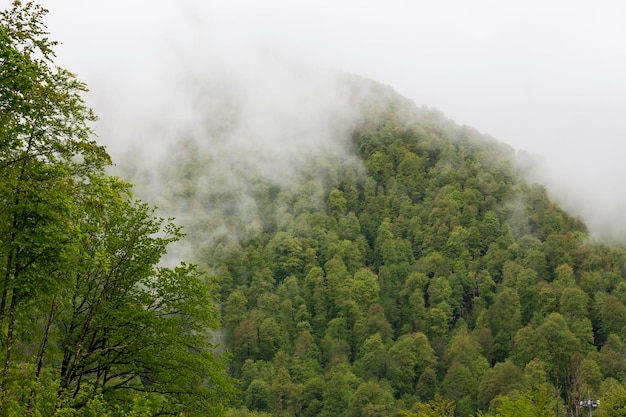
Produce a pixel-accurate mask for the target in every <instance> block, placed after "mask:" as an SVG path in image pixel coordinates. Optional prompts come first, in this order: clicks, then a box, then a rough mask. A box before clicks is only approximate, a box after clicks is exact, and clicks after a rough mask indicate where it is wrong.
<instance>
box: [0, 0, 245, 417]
mask: <svg viewBox="0 0 626 417" xmlns="http://www.w3.org/2000/svg"><path fill="white" fill-rule="evenodd" d="M45 13H46V10H45V9H43V8H41V7H39V6H37V5H35V4H33V3H32V2H29V3H27V4H25V5H23V4H22V3H21V2H19V1H15V2H14V3H13V7H12V8H11V9H9V10H6V11H3V12H1V13H0V334H1V337H0V364H1V369H0V416H16V415H24V416H41V415H46V416H52V415H56V416H92V415H98V416H137V417H139V416H151V415H155V414H160V415H164V414H167V415H178V414H179V413H185V415H206V413H211V414H212V415H219V414H222V413H223V409H224V405H225V404H226V403H227V402H228V398H229V396H230V395H231V394H232V391H233V385H232V381H231V380H230V378H228V377H227V376H226V372H225V357H224V354H223V353H220V352H218V351H217V350H216V345H215V344H214V343H213V342H212V341H211V340H212V334H211V331H212V330H213V329H217V328H218V325H219V322H218V321H219V319H218V313H217V307H216V300H215V296H214V294H213V292H212V287H213V280H212V279H208V278H206V277H205V276H204V275H203V274H202V273H201V272H200V271H199V270H198V269H197V268H196V266H194V265H189V264H184V263H183V264H180V265H179V266H176V267H173V268H166V267H161V266H159V262H160V260H161V258H162V257H163V255H165V253H166V248H167V246H168V245H170V244H171V243H173V242H175V241H177V240H178V239H180V238H181V236H182V234H181V231H180V228H179V227H177V226H175V225H174V224H173V223H172V222H171V221H170V220H166V219H162V218H159V217H156V216H155V214H154V209H152V208H150V207H149V206H148V205H146V204H144V203H141V202H140V201H138V200H135V199H134V198H133V196H132V194H131V192H130V188H131V187H130V185H129V184H127V183H125V182H123V181H121V180H120V179H118V178H114V177H110V176H107V175H106V174H105V171H104V170H105V167H106V166H107V165H109V164H110V163H111V161H110V158H109V155H108V154H107V153H106V151H105V149H104V148H103V147H101V146H99V145H98V144H97V143H96V142H95V141H94V140H93V138H92V137H93V132H92V131H91V129H90V127H89V123H90V122H92V121H93V120H95V116H94V115H93V113H92V112H91V110H90V109H89V108H88V107H87V106H86V105H85V104H84V102H83V100H82V98H81V94H82V93H83V92H84V91H86V87H85V85H84V84H82V83H81V82H79V81H78V80H77V79H76V78H75V76H74V75H73V74H71V73H69V72H68V71H66V70H64V69H62V68H58V67H56V66H55V65H54V52H53V48H54V45H55V43H54V42H52V41H50V40H49V39H48V38H47V32H46V28H45V25H44V24H43V22H42V18H43V17H44V15H45Z"/></svg>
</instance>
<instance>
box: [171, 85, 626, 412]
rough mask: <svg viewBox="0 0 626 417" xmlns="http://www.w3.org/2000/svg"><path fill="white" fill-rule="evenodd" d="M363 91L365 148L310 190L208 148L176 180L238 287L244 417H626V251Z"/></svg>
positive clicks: (425, 120) (479, 148) (408, 113)
mask: <svg viewBox="0 0 626 417" xmlns="http://www.w3.org/2000/svg"><path fill="white" fill-rule="evenodd" d="M344 82H345V83H346V84H345V85H349V87H348V88H347V91H350V92H351V93H350V94H351V97H352V104H353V105H354V106H355V107H356V108H358V109H359V110H360V112H361V115H362V118H360V119H359V120H358V122H356V123H354V125H352V126H351V127H350V133H349V135H348V136H349V137H348V139H347V142H346V148H347V151H346V152H345V153H342V154H337V153H333V152H324V151H320V152H319V153H317V154H311V155H310V157H309V158H308V160H307V161H306V163H303V164H302V166H301V167H300V168H299V169H298V171H297V174H294V175H293V178H292V181H288V182H281V181H275V180H272V179H271V178H270V176H268V175H262V174H259V173H258V172H256V171H254V170H253V169H248V168H249V167H248V166H246V165H245V163H242V164H243V165H236V166H235V168H234V169H232V170H231V171H228V172H224V171H223V168H222V167H221V164H220V155H219V154H218V153H217V152H213V153H212V152H211V149H206V148H203V147H201V146H197V145H195V144H194V143H193V141H190V142H188V143H187V144H186V148H185V151H183V152H181V153H180V154H179V155H178V156H177V158H174V161H173V163H172V164H171V168H170V169H168V170H166V174H165V176H164V177H165V178H167V180H164V182H166V183H168V181H169V184H170V185H169V187H167V188H168V190H169V193H171V194H170V195H169V196H168V201H175V202H176V205H178V206H179V207H184V209H183V211H184V212H185V213H186V218H187V219H188V223H189V224H188V225H187V226H188V229H187V230H188V232H189V236H188V239H189V241H190V242H192V246H193V248H194V253H195V256H196V257H197V258H196V259H195V260H196V261H197V262H199V263H200V264H201V265H202V266H203V267H206V268H207V269H208V270H209V271H211V274H215V275H216V276H217V277H219V297H220V304H221V310H222V324H223V331H224V337H225V344H226V346H227V348H228V349H229V350H230V351H231V352H232V355H233V357H232V361H231V363H230V367H231V371H232V374H233V376H235V377H236V378H237V379H239V380H240V381H241V389H242V395H241V404H240V405H239V406H238V408H239V409H240V411H238V412H233V413H232V415H233V416H240V415H241V416H245V415H264V413H267V414H268V415H277V416H278V415H280V416H325V417H336V416H346V417H356V416H396V415H403V416H430V415H443V414H437V413H435V411H433V410H434V409H436V408H437V407H440V408H441V407H443V409H446V407H447V409H448V413H449V412H450V409H451V408H454V407H455V409H456V411H455V412H454V413H455V415H458V416H470V415H475V414H476V413H479V412H482V413H484V415H496V413H500V415H501V416H505V415H506V416H508V415H511V416H512V415H528V416H531V415H532V416H553V415H563V416H565V415H568V416H569V415H579V413H581V412H583V413H586V412H587V411H586V410H581V409H580V408H578V407H577V404H579V402H580V401H581V400H583V399H586V398H591V397H593V398H600V397H601V398H603V399H604V402H603V406H602V409H601V411H599V412H601V413H602V415H618V414H612V411H611V410H612V408H611V407H618V406H617V405H614V404H613V403H612V401H617V403H619V404H622V403H623V400H624V392H625V391H624V390H625V388H624V385H623V384H624V378H625V377H626V373H625V371H626V368H625V366H626V362H625V361H624V358H625V353H626V350H625V349H626V347H625V346H624V337H625V333H624V331H625V328H624V326H625V325H626V305H625V303H626V282H625V280H624V274H625V273H626V270H625V264H624V261H625V260H626V258H625V255H626V253H625V252H624V250H623V249H622V248H618V247H611V246H606V245H603V244H598V243H595V242H593V241H592V240H591V239H590V237H589V236H588V234H587V231H586V227H585V225H584V224H583V223H582V222H581V221H580V220H578V219H576V218H573V217H572V216H570V215H568V214H567V213H566V212H564V211H563V210H562V209H560V208H559V206H558V205H556V204H555V203H553V202H552V201H551V200H550V197H549V196H548V195H547V193H546V190H545V188H544V187H542V186H541V185H538V184H532V183H528V182H527V181H526V180H525V179H524V175H523V172H520V171H519V170H518V169H517V168H516V166H517V165H516V163H515V152H514V151H513V149H511V148H510V147H508V146H506V145H503V144H501V143H498V142H496V141H495V140H494V139H492V138H489V137H485V136H482V135H480V134H479V133H478V132H476V131H475V130H473V129H471V128H469V127H465V126H457V125H455V124H454V123H453V122H451V121H450V120H448V119H446V118H445V117H443V116H442V115H441V114H440V113H438V112H436V111H432V110H429V109H427V108H417V107H416V106H415V105H413V104H412V103H411V102H409V101H408V100H405V99H403V98H402V97H400V96H399V95H397V94H396V93H395V92H393V91H391V90H390V89H388V88H386V87H384V86H380V85H378V84H376V83H373V82H369V81H366V80H362V79H358V78H356V77H346V78H345V79H344ZM364 91H365V93H363V92H364ZM341 140H343V139H342V138H341V136H340V135H338V136H337V141H341ZM229 175H230V176H232V177H231V178H229V179H228V180H225V181H222V180H221V178H223V177H225V176H229ZM211 178H213V179H215V181H213V182H212V181H211ZM233 178H235V179H233ZM181 212H182V211H181ZM507 407H508V408H507ZM513 409H516V410H526V411H525V412H523V414H511V413H512V412H513V411H510V410H513ZM246 410H248V411H246ZM507 410H509V411H508V414H507ZM429 413H431V414H429ZM432 413H435V414H432ZM444 414H445V412H444ZM445 415H448V414H445Z"/></svg>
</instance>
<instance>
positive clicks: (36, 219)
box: [0, 1, 110, 415]
mask: <svg viewBox="0 0 626 417" xmlns="http://www.w3.org/2000/svg"><path fill="white" fill-rule="evenodd" d="M46 12H47V11H46V10H45V9H43V8H41V7H40V6H37V5H35V4H33V3H27V4H26V5H22V4H21V2H18V1H16V2H14V3H13V7H12V8H11V9H9V10H6V11H2V12H0V63H1V65H0V178H1V180H0V200H1V201H2V204H1V205H0V206H1V207H0V260H1V261H2V266H1V267H0V268H1V269H0V329H2V333H3V335H4V336H5V338H6V343H4V344H3V345H4V346H3V347H4V348H5V350H4V354H3V355H2V360H3V366H2V373H1V375H0V379H1V383H0V386H1V387H0V415H2V414H4V413H5V412H6V410H5V409H4V408H3V406H2V404H3V399H4V398H5V397H6V395H7V388H8V385H7V384H8V383H9V378H10V371H11V368H12V363H13V358H14V352H13V348H14V344H15V340H16V338H18V337H19V336H20V335H19V334H18V333H17V331H16V330H17V329H16V327H15V324H16V322H18V321H19V316H20V314H21V313H22V311H25V307H26V306H27V305H28V304H29V303H32V302H35V301H36V300H37V301H39V302H40V303H41V302H43V303H45V304H47V305H48V306H50V308H49V310H50V317H54V313H55V312H54V310H55V309H56V306H57V305H58V303H59V302H60V298H61V294H62V291H63V289H64V287H65V285H67V284H68V282H65V281H63V279H62V277H60V276H59V273H58V271H61V270H67V269H70V268H72V267H73V264H72V261H71V260H70V259H71V255H72V253H74V252H75V251H77V250H79V246H78V245H79V242H80V236H81V233H80V228H79V223H80V210H79V209H78V206H79V205H80V200H81V195H82V193H83V192H84V191H85V189H86V188H88V187H89V180H90V177H91V176H92V175H99V174H100V173H101V172H102V170H103V168H104V166H105V165H107V164H109V163H110V158H109V156H108V155H107V153H106V152H105V150H104V148H102V147H101V146H98V145H97V144H96V143H95V142H94V141H93V140H92V138H91V128H90V127H89V126H88V123H89V122H92V121H94V120H95V116H94V114H93V112H92V111H91V110H90V109H89V108H88V107H86V106H85V104H84V102H83V100H82V98H81V94H82V93H83V92H84V91H85V90H86V87H85V85H84V84H82V83H81V82H79V81H78V80H77V79H76V78H75V77H74V75H73V74H71V73H69V72H68V71H67V70H64V69H62V68H58V67H56V66H55V65H54V51H53V48H54V46H55V42H52V41H50V40H49V39H48V37H47V35H48V33H47V31H46V26H45V25H44V23H43V17H44V15H45V14H46ZM48 322H49V323H50V320H49V321H48ZM47 328H48V329H49V328H50V327H49V326H47ZM48 334H49V333H48V332H44V334H43V336H42V339H41V341H40V346H42V348H41V349H40V352H41V354H40V355H38V358H36V361H37V362H38V365H37V369H38V371H37V374H39V373H40V369H41V366H40V365H39V363H41V361H42V358H43V355H44V353H45V346H47V344H48V343H47V342H48V340H47V338H48ZM38 376H39V375H37V377H38Z"/></svg>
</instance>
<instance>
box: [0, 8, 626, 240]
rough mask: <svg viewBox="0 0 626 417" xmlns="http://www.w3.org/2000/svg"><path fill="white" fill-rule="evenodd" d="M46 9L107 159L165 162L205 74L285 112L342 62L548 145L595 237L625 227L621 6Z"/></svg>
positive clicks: (472, 121)
mask: <svg viewBox="0 0 626 417" xmlns="http://www.w3.org/2000/svg"><path fill="white" fill-rule="evenodd" d="M3 2H4V3H5V4H6V5H3V7H7V5H8V1H6V0H4V1H3ZM3 2H0V4H2V3H3ZM41 3H42V4H43V5H44V6H45V7H47V8H48V9H50V15H49V16H48V18H47V23H48V26H49V29H50V31H51V32H52V38H54V39H56V40H59V41H61V42H62V43H63V45H62V46H61V47H59V49H58V63H59V64H60V65H62V66H64V67H66V68H68V69H70V70H72V71H73V72H75V73H77V74H78V75H79V78H80V79H81V80H83V81H85V82H86V83H87V84H88V85H89V87H90V89H91V90H92V92H91V93H90V95H89V96H88V101H89V104H90V105H91V106H92V107H94V109H95V111H96V112H97V113H98V115H99V116H100V118H101V121H100V122H99V124H98V126H97V130H98V134H99V136H100V139H101V141H102V142H103V143H104V144H106V145H107V146H108V147H109V150H110V152H111V154H112V155H113V157H114V160H117V161H119V158H120V157H121V156H122V155H123V154H124V153H125V152H126V153H127V152H129V149H131V148H132V149H137V147H145V145H148V144H149V147H150V151H148V150H146V151H145V152H146V154H147V155H148V153H149V152H154V153H155V155H153V157H155V158H157V157H159V156H162V153H163V152H165V150H164V149H165V147H164V144H165V143H166V142H167V141H168V136H167V134H162V133H159V134H157V133H155V132H156V131H157V129H155V128H154V126H155V125H159V126H163V125H166V126H167V127H168V129H172V130H176V129H179V128H183V127H184V126H189V125H192V124H193V123H194V122H195V121H197V120H195V117H197V113H196V112H194V111H193V110H194V106H197V105H198V101H197V100H195V99H193V100H190V99H189V97H190V96H193V94H194V87H193V86H194V82H198V80H202V79H206V80H207V81H206V82H207V83H209V84H211V83H212V85H214V86H216V85H220V84H221V85H226V86H227V85H228V84H229V83H233V84H232V85H233V86H237V87H234V90H236V91H238V92H239V93H240V94H244V95H247V96H249V97H253V98H254V97H256V98H257V99H258V98H259V97H263V92H264V91H270V92H271V94H277V95H278V97H277V98H276V99H275V100H261V101H260V103H257V106H256V107H255V106H253V107H251V109H252V110H251V111H252V112H253V111H254V109H268V108H272V107H274V108H279V109H281V110H280V111H282V112H286V111H287V110H288V109H289V108H290V105H291V104H293V103H296V102H298V103H300V102H301V101H302V100H298V99H295V100H294V99H293V97H300V98H301V97H310V96H311V94H312V92H311V87H310V86H311V85H313V86H314V85H315V80H316V78H315V77H316V75H315V74H318V73H321V74H327V71H335V70H339V71H345V72H348V73H355V74H359V75H361V76H363V77H366V78H371V79H375V80H377V81H380V82H382V83H384V84H387V85H390V86H391V87H393V88H394V89H395V90H396V91H398V92H399V93H400V94H402V95H404V96H406V97H408V98H410V99H412V100H413V101H415V103H416V104H418V105H427V106H430V107H434V108H437V109H438V110H440V111H442V112H443V113H444V114H445V115H446V116H448V117H450V118H452V119H453V120H455V121H456V122H457V123H459V124H466V125H470V126H473V127H475V128H476V129H478V130H479V131H481V132H483V133H486V134H490V135H491V136H493V137H495V138H496V139H497V140H499V141H501V142H505V143H508V144H510V145H512V146H513V147H514V148H516V149H517V150H523V151H526V152H529V153H531V154H536V155H539V156H540V157H541V158H542V159H543V161H544V166H543V167H541V169H539V170H538V177H537V178H538V179H539V180H540V181H541V182H543V183H544V184H546V185H547V186H548V189H549V191H550V192H551V194H552V195H553V196H554V197H555V199H556V200H557V201H559V202H561V203H562V204H563V206H564V207H565V208H566V209H568V210H569V211H570V212H572V213H574V214H577V215H581V216H582V217H583V219H584V220H585V221H586V222H587V223H588V225H590V227H591V229H592V231H593V232H594V233H596V234H603V235H611V234H612V235H615V234H616V233H626V221H625V219H624V217H625V216H624V215H623V213H626V190H625V187H624V181H625V180H624V178H626V175H625V174H626V163H624V162H623V159H624V157H625V156H626V152H624V151H625V150H626V120H625V117H624V113H625V112H626V2H623V1H619V0H615V1H603V0H594V1H591V0H590V1H576V0H574V1H561V0H558V1H557V0H555V1H550V2H546V1H536V0H531V1H526V2H518V1H495V0H491V1H490V0H473V1H464V0H454V1H449V0H418V1H410V0H404V1H402V0H385V1H382V0H381V1H366V0H360V1H351V0H350V1H340V0H333V1H331V0H316V1H309V0H306V1H293V0H292V1H288V0H282V1H281V0H265V1H254V0H228V1H218V0H212V1H202V0H169V1H168V0H152V1H148V0H123V1H122V0H110V1H106V2H103V1H95V0H63V1H53V0H45V1H43V0H42V1H41ZM190 80H191V81H190ZM236 80H243V81H241V82H238V81H236ZM283 81H284V85H283ZM268 85H270V86H272V88H271V89H268V88H267V86H268ZM277 86H278V87H277ZM280 86H283V87H280ZM307 86H309V87H307ZM246 88H250V89H251V91H252V93H249V92H247V91H245V90H246ZM281 88H284V91H283V92H280V93H276V91H278V90H280V89H281ZM242 90H243V91H242ZM294 91H296V95H295V96H294V95H293V94H294V93H293V92H294ZM298 94H305V96H298ZM306 94H308V95H306ZM320 103H325V101H324V100H321V101H320ZM212 105H213V106H215V109H216V110H217V109H219V108H221V103H219V102H215V103H212ZM277 106H278V107H277ZM264 111H265V110H264ZM280 111H279V112H278V113H274V114H278V115H280V114H282V113H280ZM313 114H317V113H315V112H313ZM283 116H284V117H287V118H288V115H287V114H283ZM252 117H254V115H252ZM260 118H263V116H262V115H261V116H260ZM159 153H160V154H159Z"/></svg>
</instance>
